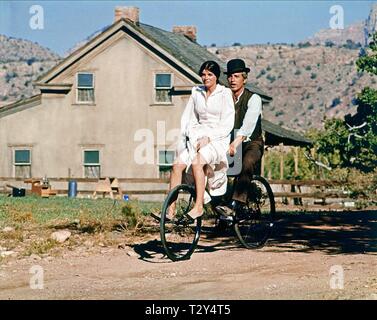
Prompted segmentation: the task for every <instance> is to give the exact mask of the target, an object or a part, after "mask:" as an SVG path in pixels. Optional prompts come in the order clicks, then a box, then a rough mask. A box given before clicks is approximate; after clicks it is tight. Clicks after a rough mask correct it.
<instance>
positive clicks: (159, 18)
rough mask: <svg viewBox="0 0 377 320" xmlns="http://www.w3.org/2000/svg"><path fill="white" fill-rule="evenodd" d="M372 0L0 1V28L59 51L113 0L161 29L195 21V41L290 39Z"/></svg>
mask: <svg viewBox="0 0 377 320" xmlns="http://www.w3.org/2000/svg"><path fill="white" fill-rule="evenodd" d="M373 2H376V1H184V0H181V1H152V0H150V1H0V34H5V35H7V36H12V37H16V38H22V39H28V40H31V41H33V42H37V43H39V44H41V45H43V46H45V47H48V48H50V49H52V50H53V51H55V52H56V53H58V54H60V55H63V54H64V53H65V52H66V51H67V50H68V49H69V48H71V47H72V46H73V45H74V44H75V43H77V42H79V41H82V40H83V39H85V38H86V37H87V36H89V35H90V34H92V33H93V32H95V31H96V30H99V29H101V28H102V27H104V26H106V25H109V24H111V23H112V22H113V18H114V8H115V6H137V7H139V8H140V21H141V22H143V23H146V24H150V25H153V26H156V27H159V28H162V29H165V30H171V29H172V27H173V26H174V25H195V26H197V29H198V42H199V43H200V44H202V45H211V44H212V43H216V44H217V45H218V46H226V45H232V44H233V43H234V42H239V43H242V44H256V43H267V42H270V43H278V42H286V43H292V42H294V43H296V42H299V41H302V40H304V39H306V38H307V37H309V36H311V35H313V34H314V33H315V32H317V31H318V30H319V29H323V28H328V27H329V21H330V19H331V17H332V15H331V14H330V12H329V10H330V7H331V6H333V5H341V6H342V7H343V9H344V24H345V26H347V25H349V24H351V23H353V22H356V21H360V20H364V19H366V18H367V16H368V13H369V11H370V8H371V4H372V3H373ZM36 4H37V5H41V6H42V7H43V10H44V28H43V30H33V29H31V28H30V26H29V21H30V18H31V17H32V16H33V14H32V13H30V12H29V10H30V7H31V6H32V5H36Z"/></svg>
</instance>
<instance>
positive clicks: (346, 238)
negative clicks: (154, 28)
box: [269, 210, 377, 254]
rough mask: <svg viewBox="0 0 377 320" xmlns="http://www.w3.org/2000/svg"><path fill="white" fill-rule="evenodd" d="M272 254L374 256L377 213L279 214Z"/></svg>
mask: <svg viewBox="0 0 377 320" xmlns="http://www.w3.org/2000/svg"><path fill="white" fill-rule="evenodd" d="M269 247H270V249H271V250H274V249H280V250H279V251H281V249H284V250H285V251H300V252H311V251H318V250H321V251H323V252H325V253H327V254H357V253H374V254H375V253H377V211H376V210H365V211H357V212H335V213H334V212H309V213H308V212H307V213H304V214H302V213H299V214H296V213H289V214H288V213H282V214H280V213H279V217H278V221H277V223H276V228H275V230H274V234H273V235H272V239H271V241H270V242H269Z"/></svg>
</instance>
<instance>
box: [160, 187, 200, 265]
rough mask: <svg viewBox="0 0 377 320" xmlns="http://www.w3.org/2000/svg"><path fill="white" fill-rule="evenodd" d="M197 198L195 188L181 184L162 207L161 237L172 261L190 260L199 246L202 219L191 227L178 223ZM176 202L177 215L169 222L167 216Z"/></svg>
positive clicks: (169, 195)
mask: <svg viewBox="0 0 377 320" xmlns="http://www.w3.org/2000/svg"><path fill="white" fill-rule="evenodd" d="M195 196H196V194H195V188H194V187H193V186H190V185H187V184H181V185H178V186H177V187H175V188H173V189H172V190H171V191H170V192H169V194H168V196H167V197H166V199H165V201H164V204H163V206H162V212H161V221H160V237H161V242H162V246H163V248H164V250H165V253H166V255H167V256H168V257H169V259H170V260H172V261H179V260H187V259H189V258H190V256H191V255H192V253H193V252H194V250H195V248H196V246H197V244H198V241H199V237H200V231H201V225H202V218H201V217H199V218H197V219H195V221H194V223H193V224H191V225H180V224H177V223H176V221H177V219H179V217H181V216H182V214H184V213H187V212H189V210H190V209H191V208H192V206H193V204H194V202H195V198H196V197H195ZM187 199H188V200H187ZM174 201H175V202H176V215H175V218H174V219H172V220H170V221H169V220H168V219H166V215H167V212H168V208H169V207H170V205H171V204H172V203H173V202H174Z"/></svg>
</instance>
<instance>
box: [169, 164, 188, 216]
mask: <svg viewBox="0 0 377 320" xmlns="http://www.w3.org/2000/svg"><path fill="white" fill-rule="evenodd" d="M186 167H187V166H186V165H185V164H183V163H174V164H173V169H172V171H171V175H170V186H169V190H172V189H173V188H175V187H176V186H178V185H179V184H181V183H182V173H183V170H185V169H186ZM168 215H169V217H170V218H173V217H174V216H175V202H173V203H172V204H171V205H170V207H169V209H168Z"/></svg>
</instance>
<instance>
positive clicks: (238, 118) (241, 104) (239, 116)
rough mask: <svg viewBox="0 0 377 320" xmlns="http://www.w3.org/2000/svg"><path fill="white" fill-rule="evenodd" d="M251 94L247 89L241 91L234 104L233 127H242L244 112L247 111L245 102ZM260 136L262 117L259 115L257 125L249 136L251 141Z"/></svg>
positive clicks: (260, 137)
mask: <svg viewBox="0 0 377 320" xmlns="http://www.w3.org/2000/svg"><path fill="white" fill-rule="evenodd" d="M252 95H253V93H252V92H250V91H249V90H248V89H246V88H245V89H244V92H243V93H242V95H241V97H240V99H239V100H238V102H237V103H236V104H235V106H234V108H235V112H236V115H235V119H234V129H240V128H241V127H242V122H243V119H244V118H245V114H246V111H247V103H248V102H249V100H250V98H251V96H252ZM233 135H234V133H233V134H232V140H233V139H234V136H233ZM259 139H263V138H262V117H261V116H259V118H258V121H257V125H256V126H255V129H254V131H253V133H252V135H251V137H250V140H251V141H254V140H259Z"/></svg>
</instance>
